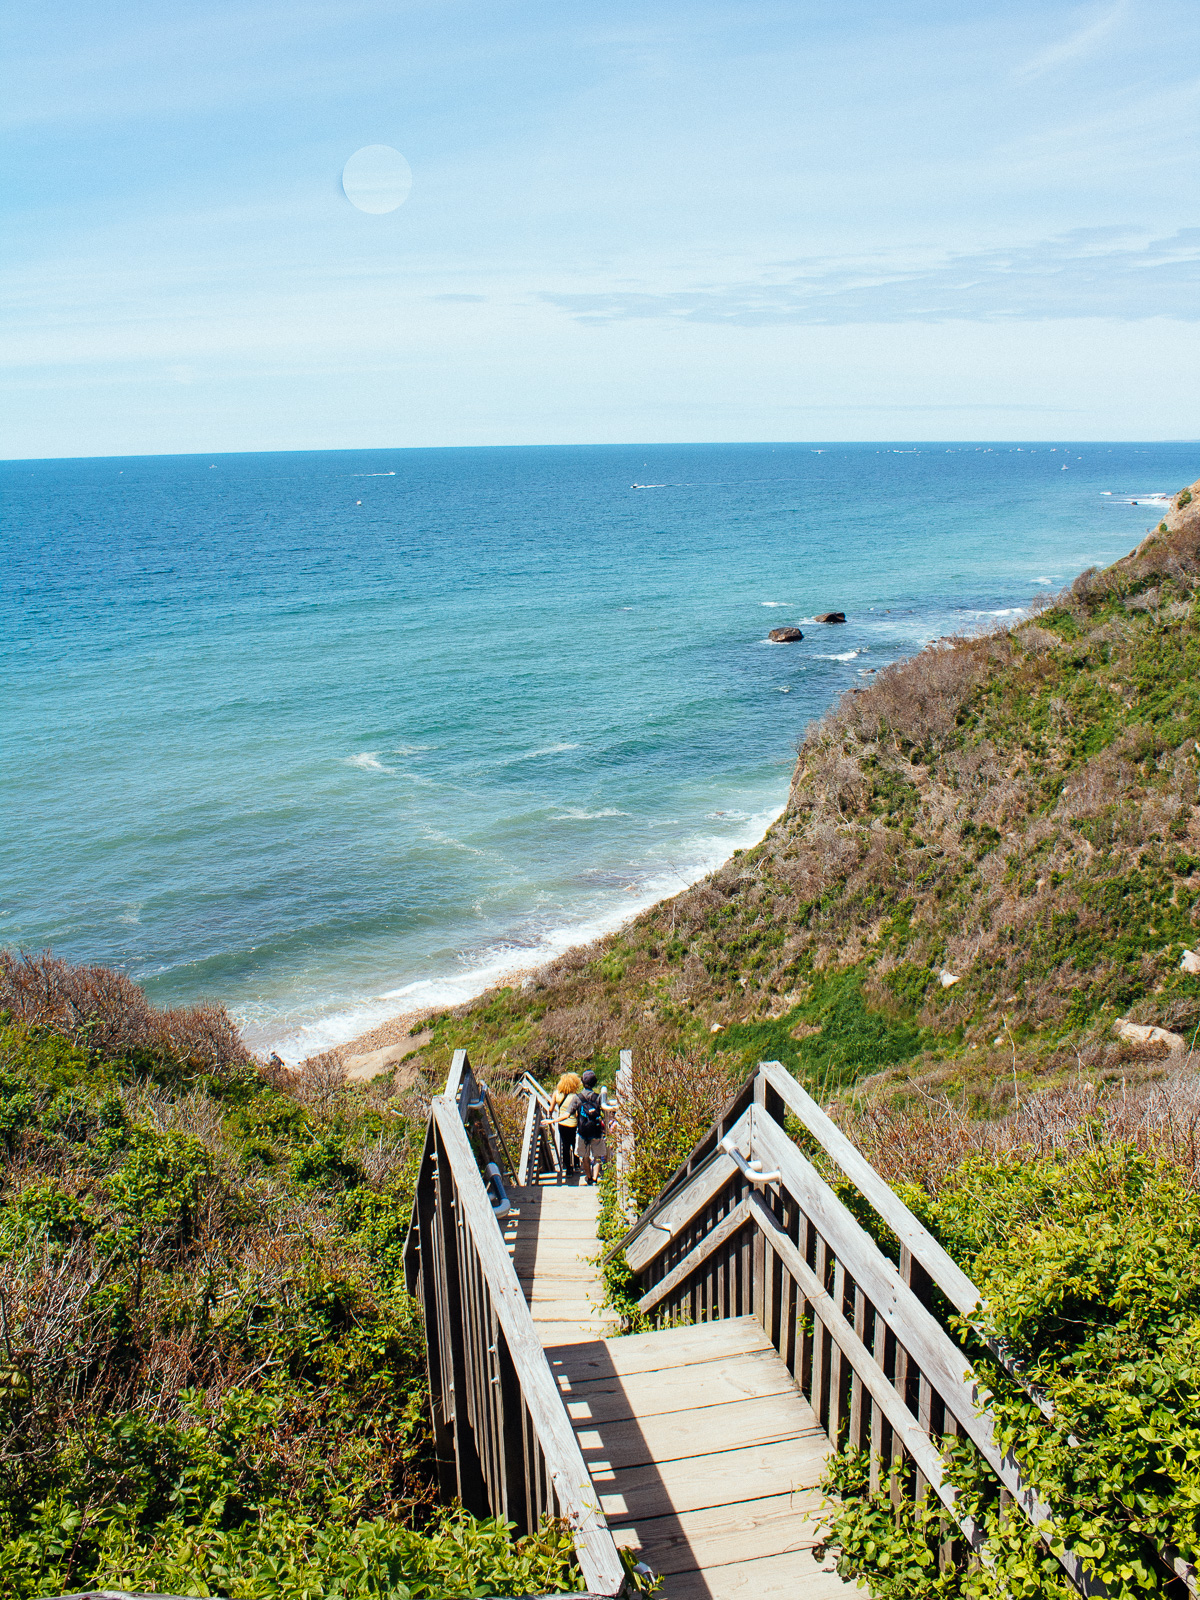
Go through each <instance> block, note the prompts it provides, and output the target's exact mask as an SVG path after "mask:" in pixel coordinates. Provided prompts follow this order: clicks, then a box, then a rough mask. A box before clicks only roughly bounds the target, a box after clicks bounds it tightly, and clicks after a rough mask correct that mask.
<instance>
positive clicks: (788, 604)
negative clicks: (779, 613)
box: [758, 600, 792, 606]
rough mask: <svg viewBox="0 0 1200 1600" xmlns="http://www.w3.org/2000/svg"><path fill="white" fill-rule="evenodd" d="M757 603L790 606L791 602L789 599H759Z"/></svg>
mask: <svg viewBox="0 0 1200 1600" xmlns="http://www.w3.org/2000/svg"><path fill="white" fill-rule="evenodd" d="M758 603H759V605H760V606H790V605H791V603H792V602H791V601H790V600H760V601H759V602H758Z"/></svg>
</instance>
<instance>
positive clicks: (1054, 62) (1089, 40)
mask: <svg viewBox="0 0 1200 1600" xmlns="http://www.w3.org/2000/svg"><path fill="white" fill-rule="evenodd" d="M1126 9H1127V7H1126V0H1118V3H1117V4H1116V5H1115V6H1110V7H1109V8H1108V9H1107V10H1105V11H1102V12H1100V13H1099V15H1096V14H1095V13H1093V14H1092V17H1091V20H1090V21H1088V22H1086V23H1085V24H1084V25H1083V27H1081V28H1076V30H1075V32H1074V33H1069V34H1068V35H1067V37H1066V38H1065V39H1059V40H1058V42H1057V43H1056V44H1052V45H1048V46H1047V47H1046V49H1044V50H1039V51H1038V53H1037V55H1035V56H1032V57H1031V58H1030V59H1029V60H1028V61H1026V62H1025V63H1024V65H1022V66H1020V67H1018V68H1017V71H1016V76H1017V77H1018V78H1040V77H1041V76H1042V75H1043V74H1044V73H1047V72H1053V71H1054V69H1055V68H1056V67H1065V66H1066V65H1067V64H1068V63H1069V62H1072V61H1078V60H1079V58H1080V57H1081V56H1087V55H1091V54H1092V52H1093V51H1095V50H1098V49H1099V48H1100V46H1101V45H1102V44H1103V43H1104V41H1105V40H1106V39H1107V38H1108V37H1109V35H1110V34H1111V33H1112V32H1113V31H1114V30H1115V29H1116V27H1117V25H1118V24H1119V23H1120V21H1121V19H1122V18H1123V17H1124V15H1125V11H1126Z"/></svg>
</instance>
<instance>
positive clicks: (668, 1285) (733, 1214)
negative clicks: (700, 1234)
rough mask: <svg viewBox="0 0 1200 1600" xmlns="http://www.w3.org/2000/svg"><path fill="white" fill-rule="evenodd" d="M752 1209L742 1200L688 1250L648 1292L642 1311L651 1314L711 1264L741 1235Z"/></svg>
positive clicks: (641, 1301) (641, 1303)
mask: <svg viewBox="0 0 1200 1600" xmlns="http://www.w3.org/2000/svg"><path fill="white" fill-rule="evenodd" d="M749 1215H750V1208H749V1206H748V1205H747V1204H746V1202H745V1201H744V1200H743V1201H742V1202H741V1203H740V1204H739V1205H736V1206H734V1208H733V1210H732V1211H730V1212H728V1213H727V1215H725V1216H724V1217H722V1218H721V1220H720V1222H718V1223H717V1225H716V1227H715V1228H714V1229H713V1230H712V1232H711V1233H707V1234H705V1236H704V1238H703V1239H701V1241H700V1243H699V1244H698V1245H696V1246H695V1248H694V1249H692V1250H689V1251H688V1253H687V1255H686V1256H684V1258H683V1260H682V1261H681V1262H679V1263H678V1265H677V1266H674V1267H672V1268H671V1270H670V1272H668V1273H667V1275H666V1277H665V1278H663V1279H661V1280H660V1281H659V1282H658V1283H656V1284H655V1285H654V1287H653V1288H652V1289H650V1290H648V1291H647V1292H646V1293H645V1294H644V1295H643V1296H642V1298H641V1299H640V1300H639V1301H638V1310H639V1311H652V1310H653V1309H654V1307H655V1306H656V1305H658V1303H659V1301H660V1300H665V1299H666V1297H667V1296H668V1295H669V1294H670V1293H671V1291H672V1290H673V1289H675V1288H677V1287H678V1285H679V1284H681V1283H683V1282H684V1281H685V1280H686V1279H687V1278H690V1277H691V1275H692V1273H693V1272H695V1270H696V1268H697V1267H699V1266H701V1265H702V1264H703V1263H704V1262H705V1261H707V1260H708V1258H709V1256H711V1255H712V1253H713V1251H714V1250H719V1249H720V1248H721V1246H722V1245H723V1244H724V1243H725V1241H726V1240H727V1239H730V1238H732V1236H733V1235H734V1234H735V1233H736V1232H737V1231H738V1229H739V1228H740V1227H742V1225H743V1224H744V1223H745V1222H746V1221H747V1219H748V1218H749Z"/></svg>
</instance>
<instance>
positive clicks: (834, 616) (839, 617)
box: [813, 611, 846, 622]
mask: <svg viewBox="0 0 1200 1600" xmlns="http://www.w3.org/2000/svg"><path fill="white" fill-rule="evenodd" d="M845 620H846V613H845V612H844V611H822V612H821V613H820V615H819V616H815V617H814V618H813V621H814V622H845Z"/></svg>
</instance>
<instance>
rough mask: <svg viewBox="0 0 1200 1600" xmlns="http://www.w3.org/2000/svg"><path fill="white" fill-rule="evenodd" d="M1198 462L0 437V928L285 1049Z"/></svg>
mask: <svg viewBox="0 0 1200 1600" xmlns="http://www.w3.org/2000/svg"><path fill="white" fill-rule="evenodd" d="M1198 457H1200V447H1197V446H1195V445H1189V444H1170V445H1144V444H1143V445H1122V444H1111V445H1105V444H1099V445H1097V444H1091V445H1059V446H1050V445H1045V444H1041V445H1025V446H1016V445H1009V444H1002V445H1001V444H998V445H994V446H991V447H988V446H977V445H973V444H969V445H921V446H903V445H828V446H819V445H758V446H746V445H737V446H659V445H655V446H628V447H588V448H552V449H478V450H471V449H464V450H396V451H372V452H364V453H355V452H346V451H341V452H330V453H319V454H272V455H237V456H218V457H203V456H188V457H148V458H129V459H123V460H113V459H105V460H79V461H46V462H12V463H8V464H6V465H3V466H0V491H2V493H3V506H4V514H3V540H4V572H5V582H4V585H3V588H2V590H0V635H2V645H0V651H2V655H0V662H2V666H0V670H2V672H3V685H4V690H3V708H2V711H0V719H2V720H0V733H2V736H3V745H4V762H3V778H2V782H3V818H4V821H3V829H2V837H0V885H2V887H0V941H3V942H4V943H5V944H8V945H12V946H20V947H24V948H27V949H38V948H41V947H44V946H48V945H49V946H53V948H54V949H55V950H56V951H57V952H58V953H59V954H61V955H64V956H68V957H71V958H73V959H76V960H95V961H104V962H109V963H113V964H116V965H119V966H121V967H123V968H125V969H126V970H128V971H129V972H130V973H131V975H132V976H133V977H135V978H136V979H137V980H138V981H139V982H141V983H143V984H145V986H146V988H147V990H148V991H149V993H150V994H151V996H152V997H153V998H154V999H155V1000H157V1001H159V1002H161V1003H167V1002H176V1001H181V1000H189V999H193V998H196V997H199V996H202V995H205V996H215V997H217V998H219V999H221V1000H224V1001H225V1002H226V1003H227V1004H228V1005H229V1006H230V1007H231V1009H232V1010H233V1011H234V1013H235V1014H236V1015H237V1016H238V1018H239V1019H240V1020H241V1021H242V1022H243V1024H244V1025H245V1027H246V1030H247V1035H248V1037H249V1038H250V1040H251V1041H252V1042H253V1043H254V1044H255V1045H256V1046H259V1047H264V1048H265V1047H267V1046H273V1047H280V1048H281V1050H282V1053H283V1054H284V1055H285V1056H286V1057H288V1058H290V1059H296V1058H298V1057H301V1056H303V1055H306V1054H308V1053H310V1052H311V1051H313V1050H315V1049H318V1048H323V1047H325V1046H326V1045H328V1044H330V1043H334V1042H338V1041H340V1040H344V1039H346V1038H349V1037H352V1036H353V1035H355V1034H356V1033H359V1032H361V1031H363V1029H365V1028H367V1027H369V1026H371V1025H372V1024H373V1023H375V1022H377V1021H379V1020H381V1019H382V1018H383V1017H385V1016H388V1015H391V1014H394V1013H396V1012H398V1011H402V1010H405V1009H408V1008H409V1007H412V1006H416V1005H420V1004H426V1003H439V1004H440V1003H443V1002H448V1001H453V1000H457V999H461V998H464V997H465V996H467V995H468V994H470V993H473V992H475V991H477V990H478V989H479V988H481V987H482V986H483V984H484V983H485V982H486V981H487V980H488V979H489V978H491V977H494V976H496V975H497V974H498V973H500V972H503V971H506V970H511V969H513V968H522V967H528V966H532V965H535V964H536V963H538V962H539V961H541V960H544V959H545V958H546V957H547V956H548V955H550V954H552V953H554V952H555V951H557V950H561V949H563V948H565V947H566V946H567V945H568V944H570V943H573V942H576V941H577V940H578V939H580V938H584V937H589V936H591V935H594V934H595V933H596V932H599V931H601V930H603V929H607V928H610V927H613V926H616V925H617V924H618V923H619V922H621V921H622V920H623V919H624V918H626V917H628V916H629V915H631V914H632V913H633V912H634V911H635V910H637V909H638V908H639V907H641V906H643V905H646V904H648V903H650V902H651V901H653V900H655V899H657V898H659V897H661V896H662V895H664V894H670V893H673V892H675V891H676V890H677V889H679V888H681V887H682V886H683V885H684V884H685V883H687V882H690V881H692V880H693V879H694V878H696V877H697V876H699V875H700V874H702V873H703V872H704V871H705V870H707V869H708V868H710V867H711V866H713V865H715V864H716V863H717V862H719V861H721V860H723V859H724V858H725V857H726V856H727V855H728V854H729V853H730V851H731V850H733V849H734V848H736V847H738V846H740V845H746V844H749V843H751V842H752V841H753V840H755V839H756V838H758V837H759V836H760V835H761V833H762V831H763V829H764V828H765V826H766V825H767V823H768V821H769V820H770V819H771V817H772V816H774V815H775V814H776V813H777V812H778V810H779V808H780V807H781V806H782V804H783V802H784V799H785V798H786V794H787V787H788V780H789V777H790V774H791V770H792V765H793V762H794V759H795V749H796V744H797V741H798V740H799V739H800V737H801V736H802V734H803V732H804V729H805V727H806V725H807V724H808V722H809V721H810V720H811V719H812V718H814V717H816V716H818V715H820V714H821V712H822V711H824V710H825V708H826V707H827V706H828V705H829V704H830V703H831V701H832V700H833V699H834V698H835V697H836V696H837V695H838V694H839V693H841V692H842V691H843V690H845V689H847V688H849V687H850V686H851V685H852V684H854V683H856V682H861V681H865V680H864V679H863V678H862V677H861V676H860V675H861V674H864V673H866V672H868V671H869V669H870V668H872V667H879V666H882V665H884V664H885V663H886V662H888V661H890V660H893V659H895V658H896V657H897V656H901V655H905V654H908V653H910V652H912V651H914V650H915V649H917V648H918V647H919V646H920V645H921V644H922V643H923V642H924V641H926V640H928V639H930V638H932V637H936V636H939V635H942V634H945V633H948V632H954V631H958V630H961V629H972V628H977V627H980V626H986V625H989V624H991V623H993V622H994V621H995V620H997V619H1003V618H1005V617H1011V616H1014V615H1016V613H1017V612H1018V611H1019V609H1020V608H1022V607H1024V606H1026V605H1028V604H1029V602H1030V600H1031V599H1032V597H1033V596H1034V595H1036V594H1037V593H1038V591H1039V590H1043V589H1046V588H1054V587H1058V586H1061V585H1062V584H1063V583H1065V582H1067V581H1068V580H1069V579H1070V578H1072V577H1073V576H1074V575H1075V574H1076V573H1077V572H1078V571H1079V570H1080V569H1082V568H1083V567H1085V566H1087V565H1089V564H1091V563H1103V562H1107V561H1109V560H1112V559H1113V558H1115V557H1116V556H1118V555H1120V554H1122V553H1124V552H1125V551H1126V550H1127V549H1129V548H1130V547H1131V546H1132V545H1133V544H1134V543H1135V542H1136V541H1137V539H1138V538H1139V537H1140V536H1141V535H1142V534H1143V533H1144V531H1145V530H1146V528H1147V527H1149V526H1151V525H1153V524H1154V523H1156V522H1157V521H1158V519H1159V517H1160V516H1161V514H1162V506H1161V504H1159V503H1155V502H1152V501H1149V502H1148V497H1149V496H1151V495H1154V494H1159V495H1162V494H1168V493H1172V492H1174V490H1175V489H1177V488H1178V487H1179V486H1180V485H1182V484H1183V483H1185V482H1189V481H1191V480H1192V479H1194V478H1195V477H1196V475H1197V472H1198V471H1200V460H1198ZM1131 501H1136V502H1137V504H1132V503H1130V502H1131ZM832 609H836V610H843V611H845V612H846V613H847V616H848V619H849V620H848V622H847V624H846V625H845V626H844V627H829V626H821V625H817V624H811V625H810V624H808V623H807V622H806V621H805V619H806V618H809V617H811V616H812V614H813V613H814V612H817V611H823V610H832ZM793 622H795V623H799V624H800V625H801V627H802V628H803V630H804V634H805V637H804V639H803V641H802V642H801V643H799V644H792V645H773V644H770V643H768V642H766V634H767V631H768V629H769V628H771V627H773V626H777V625H780V624H785V623H793Z"/></svg>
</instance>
